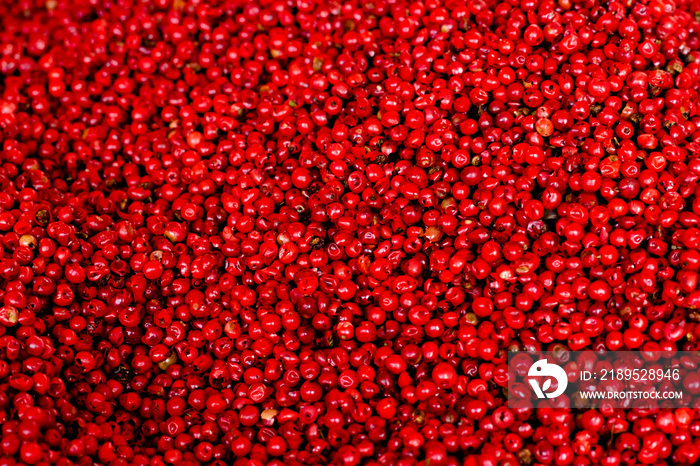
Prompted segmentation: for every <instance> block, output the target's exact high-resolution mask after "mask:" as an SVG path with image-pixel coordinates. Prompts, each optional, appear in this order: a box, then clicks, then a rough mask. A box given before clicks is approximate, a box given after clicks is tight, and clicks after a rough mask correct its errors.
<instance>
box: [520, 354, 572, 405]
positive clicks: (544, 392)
mask: <svg viewBox="0 0 700 466" xmlns="http://www.w3.org/2000/svg"><path fill="white" fill-rule="evenodd" d="M527 375H529V376H530V377H537V378H542V377H553V378H554V379H555V380H556V381H557V388H556V390H554V391H553V392H551V393H549V392H548V390H549V388H550V387H551V386H552V379H550V378H547V379H546V380H545V382H544V384H543V385H542V386H541V387H540V384H539V383H538V379H529V382H530V386H531V387H532V389H533V390H534V391H535V394H536V395H537V398H556V397H558V396H559V395H561V394H562V393H564V391H565V390H566V386H567V385H568V384H569V381H568V380H567V377H566V371H564V369H562V368H561V367H559V366H557V365H556V364H549V363H548V362H547V360H546V359H540V360H539V361H537V362H536V363H534V364H533V365H532V366H530V369H529V370H528V372H527Z"/></svg>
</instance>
